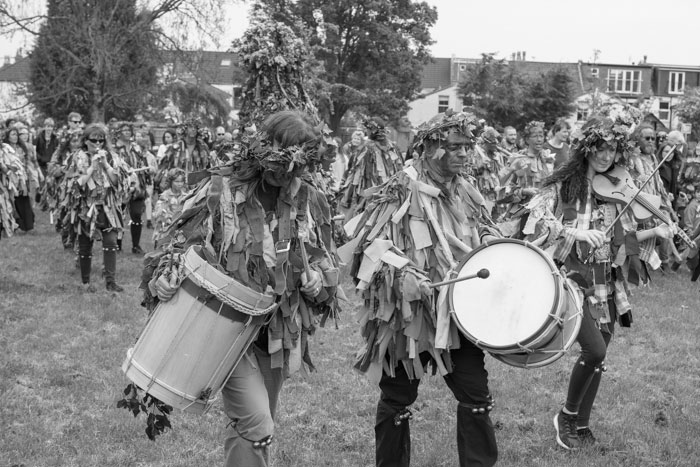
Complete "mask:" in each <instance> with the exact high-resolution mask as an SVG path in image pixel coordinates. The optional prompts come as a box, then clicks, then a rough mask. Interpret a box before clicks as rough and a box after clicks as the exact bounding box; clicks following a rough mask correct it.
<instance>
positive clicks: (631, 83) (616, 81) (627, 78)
mask: <svg viewBox="0 0 700 467" xmlns="http://www.w3.org/2000/svg"><path fill="white" fill-rule="evenodd" d="M608 92H616V93H626V94H639V93H641V92H642V72H641V71H640V70H608Z"/></svg>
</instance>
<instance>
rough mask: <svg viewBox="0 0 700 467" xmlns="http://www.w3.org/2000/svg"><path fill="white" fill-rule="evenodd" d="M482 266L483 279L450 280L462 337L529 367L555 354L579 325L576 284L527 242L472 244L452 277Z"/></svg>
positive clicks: (551, 359) (454, 314)
mask: <svg viewBox="0 0 700 467" xmlns="http://www.w3.org/2000/svg"><path fill="white" fill-rule="evenodd" d="M484 268H485V269H488V271H489V276H488V277H487V278H486V279H483V280H482V279H472V280H465V281H462V282H455V283H453V284H450V289H449V291H448V296H449V300H450V311H451V315H452V318H453V320H454V321H455V323H456V325H457V327H458V328H459V330H460V331H461V332H462V334H464V336H465V337H466V338H467V339H469V340H470V341H471V342H472V343H474V344H475V345H476V346H477V347H479V348H481V349H483V350H485V351H487V352H489V353H490V354H491V355H493V356H494V357H495V358H496V359H498V360H500V361H502V362H504V363H507V364H509V365H513V366H517V367H520V368H535V367H541V366H545V365H549V364H550V363H553V362H554V361H556V360H557V359H559V358H561V357H562V356H563V355H564V354H565V353H566V352H567V351H568V349H569V348H571V346H572V345H573V343H574V342H575V341H576V336H577V335H578V331H579V329H580V327H581V319H582V311H581V302H580V299H579V296H578V294H577V292H576V288H575V287H576V286H575V284H573V283H572V282H570V281H568V280H567V279H564V278H563V277H562V276H561V274H560V273H559V271H558V270H557V268H556V266H555V264H554V262H553V261H552V260H551V259H550V258H549V256H547V255H546V254H545V253H544V252H543V251H542V250H540V249H539V248H537V247H535V246H533V245H531V244H530V243H527V242H524V241H521V240H513V239H499V240H495V241H492V242H489V243H487V244H484V245H482V246H480V247H479V248H476V249H475V250H473V251H472V252H470V253H469V255H468V256H467V257H466V258H465V259H464V260H463V261H462V262H461V263H460V264H459V266H458V267H457V274H456V276H455V277H461V276H467V275H472V274H476V273H477V272H478V271H479V270H481V269H484Z"/></svg>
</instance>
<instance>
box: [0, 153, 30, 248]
mask: <svg viewBox="0 0 700 467" xmlns="http://www.w3.org/2000/svg"><path fill="white" fill-rule="evenodd" d="M27 184H28V181H27V173H26V171H25V170H24V165H23V164H22V161H21V160H20V159H19V158H18V157H17V156H16V155H15V152H14V151H13V150H12V147H11V146H10V145H9V144H5V143H0V234H2V232H4V233H5V235H6V236H8V237H11V236H12V235H13V234H14V232H15V229H16V228H17V222H15V197H16V196H18V195H19V193H20V190H22V187H26V186H27Z"/></svg>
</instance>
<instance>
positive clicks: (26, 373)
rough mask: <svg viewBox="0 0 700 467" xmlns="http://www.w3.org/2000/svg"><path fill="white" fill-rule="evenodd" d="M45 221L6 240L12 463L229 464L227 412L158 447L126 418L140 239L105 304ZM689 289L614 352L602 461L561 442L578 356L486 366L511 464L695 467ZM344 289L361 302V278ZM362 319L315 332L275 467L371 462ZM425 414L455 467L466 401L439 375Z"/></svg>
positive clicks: (428, 428) (697, 381)
mask: <svg viewBox="0 0 700 467" xmlns="http://www.w3.org/2000/svg"><path fill="white" fill-rule="evenodd" d="M47 222H48V218H47V216H46V215H45V214H44V213H38V233H37V235H33V236H21V237H13V238H11V239H6V238H3V239H2V240H0V266H1V267H0V351H1V352H2V355H3V358H2V359H0V396H2V400H3V404H2V405H0V430H1V432H2V436H0V452H1V453H2V456H1V457H0V466H2V467H4V466H8V467H9V466H19V465H24V466H27V467H29V466H32V467H35V466H36V467H40V466H95V465H100V466H129V467H132V466H163V467H165V466H167V467H173V466H183V467H184V466H193V465H198V466H199V465H220V464H221V463H222V461H223V438H224V431H225V430H224V429H225V425H226V423H227V420H226V417H225V415H224V414H223V411H222V408H221V404H216V405H215V406H214V407H213V409H212V410H211V411H210V412H209V413H207V414H205V415H203V416H196V415H189V414H185V413H181V412H176V413H174V414H173V416H172V417H171V419H172V423H173V425H174V430H173V431H170V432H168V433H166V434H165V435H164V436H162V437H160V438H159V439H158V441H156V442H155V443H154V442H151V441H149V440H148V439H147V438H146V435H145V433H144V429H145V423H144V422H143V420H141V419H139V420H135V419H134V418H133V416H132V415H131V414H129V413H128V412H127V411H125V410H121V409H117V408H116V401H117V400H118V399H119V398H120V397H121V390H122V389H123V388H124V387H125V386H126V384H127V383H128V381H127V380H126V378H125V377H124V375H123V374H122V372H121V370H120V367H121V363H122V361H123V359H124V357H125V353H126V349H127V348H128V347H130V346H131V345H132V344H133V343H134V341H135V340H136V338H137V337H138V334H139V332H140V331H141V328H142V326H143V324H144V323H145V320H146V314H145V310H144V309H143V308H142V307H141V306H140V301H141V297H140V293H139V292H138V291H137V285H138V279H139V275H140V268H141V260H140V259H139V258H137V257H135V256H134V255H131V254H130V253H128V251H130V249H131V244H130V239H129V236H128V234H127V236H126V238H125V240H124V247H125V248H124V249H125V252H124V253H121V254H120V255H119V259H118V272H117V280H118V282H119V283H120V284H121V285H123V286H124V287H125V289H126V291H125V292H124V293H122V294H120V295H119V296H118V297H116V296H114V295H112V294H110V293H108V292H106V291H105V290H104V283H103V281H102V280H101V279H100V270H101V268H102V258H101V251H100V246H101V245H100V244H99V243H96V244H95V248H94V258H93V274H92V277H93V282H94V283H95V285H96V286H97V288H98V293H96V294H94V295H86V294H83V293H82V292H81V291H80V290H79V286H78V284H79V282H80V277H79V273H78V271H77V270H76V269H75V266H74V262H73V256H72V254H71V253H70V252H66V251H64V250H63V248H62V247H61V245H60V240H59V238H58V235H57V234H55V233H54V232H53V230H52V228H51V226H48V225H47ZM148 235H150V232H149V231H145V232H144V238H148ZM144 243H148V242H144ZM689 276H690V274H689V272H688V271H687V270H685V269H684V268H681V270H680V271H679V272H678V273H675V274H670V275H667V276H663V275H660V274H654V276H653V280H654V282H653V284H652V287H649V288H644V289H638V290H636V291H635V294H634V297H633V299H632V303H633V306H634V317H635V322H634V324H633V327H632V329H622V330H619V332H618V333H617V335H616V336H615V338H614V340H613V342H612V344H611V346H610V351H609V355H608V358H607V365H608V368H609V370H608V372H607V373H606V374H605V375H604V379H603V384H602V386H601V389H600V394H599V397H598V401H597V405H596V407H595V408H594V411H593V415H592V420H591V422H592V429H593V430H594V432H595V434H596V436H597V438H598V439H599V441H600V447H598V448H595V449H590V450H587V451H585V452H582V453H574V454H571V453H566V452H562V451H561V450H560V449H558V448H557V447H556V443H555V442H554V439H553V428H552V426H551V423H552V422H551V418H552V416H553V414H554V412H555V411H556V410H557V409H558V407H559V406H560V404H561V403H563V401H564V398H565V390H566V384H567V381H568V377H569V371H570V368H571V366H572V364H573V362H574V360H575V358H576V356H575V354H574V353H572V354H571V355H567V356H565V357H564V358H562V359H561V360H559V361H558V362H556V363H554V364H552V365H550V366H547V367H545V368H541V369H534V370H521V369H517V368H512V367H509V366H507V365H504V364H502V363H499V362H497V361H496V360H494V359H492V358H488V359H487V367H488V370H489V375H490V385H491V389H492V392H493V393H494V395H495V397H496V400H497V406H496V409H495V410H494V412H493V413H492V418H493V421H494V423H496V424H497V425H498V430H497V432H496V436H497V439H498V443H499V450H500V462H499V465H501V466H519V467H523V466H532V467H535V466H537V467H542V466H545V467H562V466H565V467H566V466H571V467H583V466H598V465H600V466H603V465H604V466H645V467H646V466H649V467H651V466H661V465H663V466H694V465H697V464H698V462H699V461H698V459H699V458H700V448H699V447H698V443H697V441H696V438H695V433H696V432H697V427H698V426H699V425H700V392H699V390H698V387H700V376H699V375H700V373H699V372H698V368H699V366H700V355H699V354H698V345H697V331H696V330H697V329H698V326H699V325H700V318H699V317H698V311H699V309H700V300H699V298H700V294H698V284H697V283H696V284H693V283H691V282H689ZM344 286H345V288H346V291H347V292H348V296H349V297H350V298H351V299H356V298H357V297H356V296H355V294H354V292H353V291H352V287H351V285H350V283H349V281H347V280H345V282H344ZM358 302H359V300H358ZM357 306H359V305H354V306H350V307H346V309H345V311H344V313H343V316H342V321H341V322H340V324H339V329H337V330H336V329H334V328H333V327H332V326H331V327H328V328H325V329H319V331H318V332H317V334H316V336H315V337H314V338H313V341H312V344H311V345H312V352H313V353H312V357H313V359H314V362H315V364H316V365H317V367H318V370H319V371H317V372H314V373H311V374H308V375H301V374H297V375H295V376H293V377H292V378H291V379H289V380H288V381H287V382H286V383H285V388H284V390H283V393H282V399H281V402H280V410H279V416H278V421H277V433H276V436H275V442H274V443H273V449H272V459H273V465H275V466H333V467H341V466H352V467H358V466H371V465H373V463H374V410H375V407H376V403H377V399H378V390H377V388H376V387H374V385H372V384H371V383H369V382H368V381H367V380H366V378H364V377H363V376H362V375H360V374H357V373H356V372H354V371H353V370H352V364H353V361H354V355H355V353H356V351H357V349H358V348H359V346H360V337H359V335H358V330H357V326H356V325H355V323H354V320H353V315H354V311H355V308H356V307H357ZM413 411H414V420H413V422H412V433H413V450H412V457H413V465H415V466H419V467H422V466H430V467H432V466H436V467H437V466H454V465H456V464H457V450H456V441H455V436H456V435H455V424H456V421H455V413H456V402H455V400H454V399H453V397H452V394H451V393H450V392H449V390H448V389H447V387H446V386H445V384H444V383H443V381H442V379H441V378H438V377H432V378H428V379H425V380H424V381H423V382H422V383H421V387H420V391H419V397H418V400H417V402H416V404H415V406H414V408H413Z"/></svg>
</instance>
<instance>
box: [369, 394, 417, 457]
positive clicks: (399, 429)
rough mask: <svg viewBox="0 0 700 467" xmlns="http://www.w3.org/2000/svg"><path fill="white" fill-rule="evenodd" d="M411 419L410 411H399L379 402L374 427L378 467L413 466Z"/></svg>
mask: <svg viewBox="0 0 700 467" xmlns="http://www.w3.org/2000/svg"><path fill="white" fill-rule="evenodd" d="M409 419H410V412H409V411H408V409H403V410H397V409H396V408H394V407H391V406H390V405H388V404H387V403H385V402H383V401H381V400H380V401H379V404H378V405H377V420H376V423H375V425H374V434H375V440H376V446H375V454H376V460H377V467H390V466H391V467H408V466H409V465H410V464H411V428H410V425H409Z"/></svg>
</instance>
